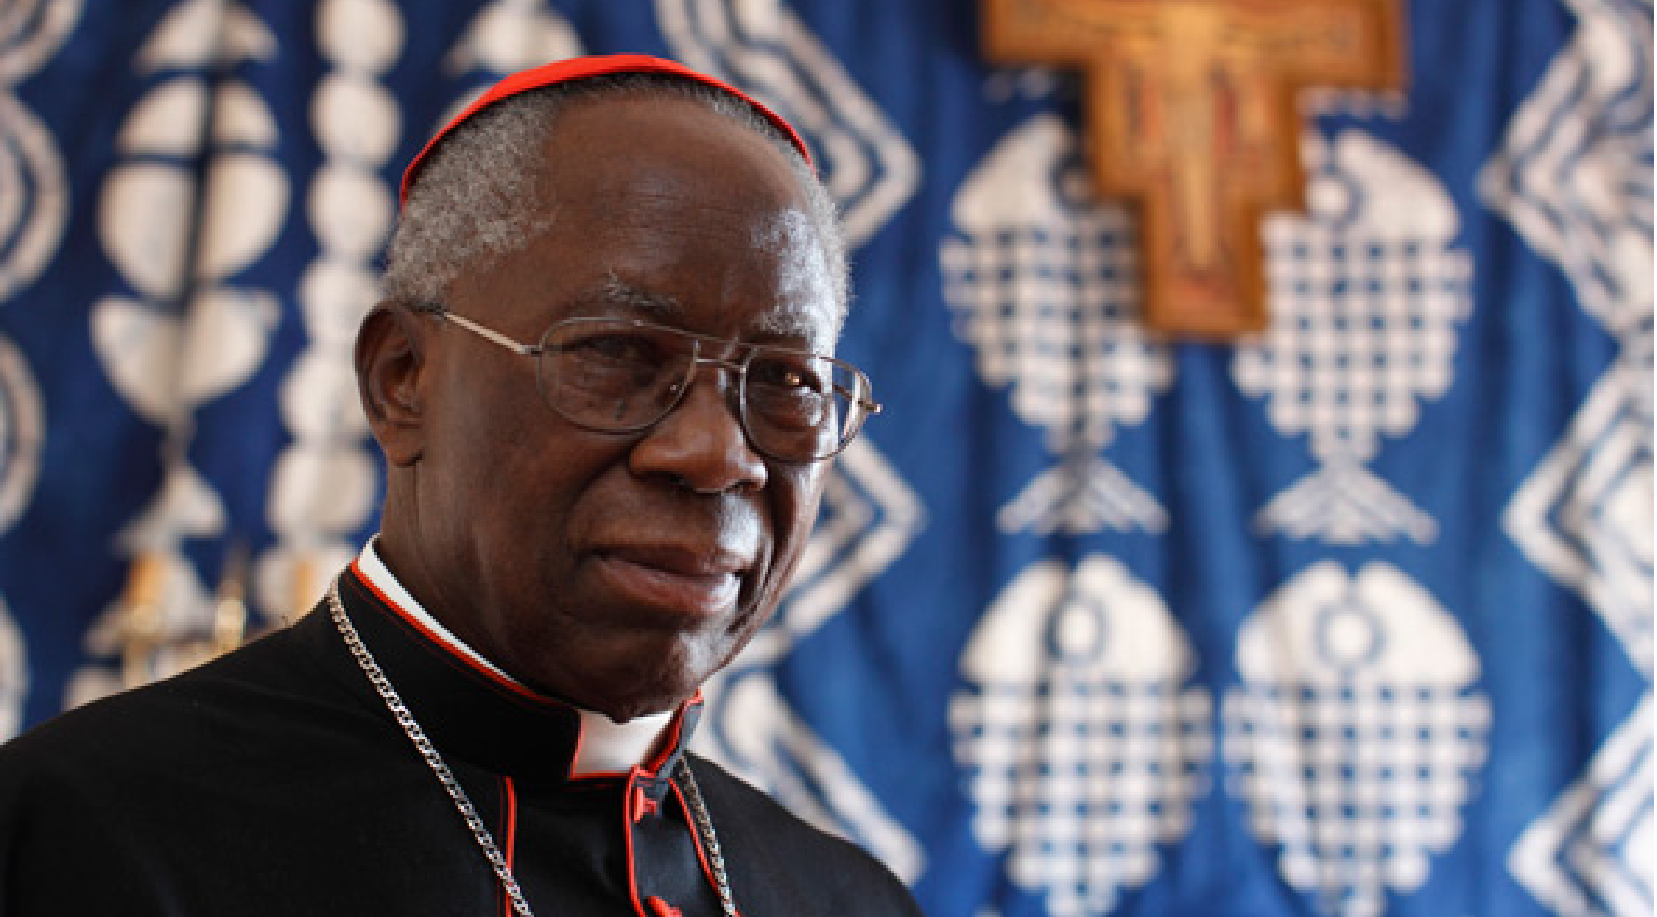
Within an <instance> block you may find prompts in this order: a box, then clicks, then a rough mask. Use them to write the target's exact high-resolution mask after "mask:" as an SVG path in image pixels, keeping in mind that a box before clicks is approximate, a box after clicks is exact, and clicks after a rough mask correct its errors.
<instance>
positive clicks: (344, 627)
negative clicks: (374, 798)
mask: <svg viewBox="0 0 1657 917" xmlns="http://www.w3.org/2000/svg"><path fill="white" fill-rule="evenodd" d="M328 613H329V616H330V617H332V618H333V619H334V626H335V627H337V628H338V629H339V633H340V636H341V637H342V638H344V640H345V646H346V648H347V649H349V650H350V651H351V655H352V656H353V657H355V658H356V660H357V665H358V666H359V667H361V669H362V671H363V674H364V675H366V676H368V681H369V683H370V684H372V685H373V686H374V690H375V691H376V692H377V693H378V694H379V695H380V698H381V699H382V700H384V701H385V705H386V709H388V710H390V711H391V715H392V717H393V718H395V719H396V720H397V725H399V726H401V727H403V733H404V734H405V735H407V736H408V738H409V741H410V742H413V743H414V750H415V751H417V752H419V754H420V757H421V758H422V759H423V760H424V761H425V762H426V764H427V766H429V767H430V768H431V769H432V773H434V774H436V775H437V781H438V782H439V783H441V784H443V790H444V791H445V792H447V793H448V794H449V798H450V799H452V800H454V804H455V808H456V809H458V810H460V817H461V819H462V820H463V821H465V822H466V827H467V828H468V829H470V830H471V832H472V839H473V840H475V841H477V845H478V849H479V850H482V851H483V858H484V859H486V860H488V861H489V866H490V868H491V869H493V870H494V871H495V877H496V878H497V879H499V880H500V883H501V889H502V890H503V891H505V892H506V897H507V898H509V899H510V900H511V901H512V910H513V911H515V912H516V913H517V914H518V915H519V917H535V914H534V912H533V911H531V910H530V909H529V901H528V900H526V899H525V898H524V893H523V889H521V888H519V887H518V880H517V878H516V877H515V876H513V875H512V865H511V864H510V863H508V862H506V857H504V856H502V855H501V850H500V848H499V847H498V846H496V845H495V837H494V835H492V834H490V833H489V826H487V825H485V824H484V823H483V819H482V818H480V817H479V816H478V810H477V809H476V808H475V807H473V805H472V800H471V799H470V798H468V797H467V795H466V789H465V787H462V786H461V785H460V781H459V780H456V779H455V775H454V772H453V771H451V770H449V765H448V764H447V763H445V762H444V760H443V756H442V755H441V754H438V751H437V746H436V745H433V744H432V740H431V739H429V738H427V737H426V731H425V730H424V729H421V728H420V723H419V722H418V721H416V720H415V718H414V714H413V713H412V712H410V711H409V708H408V705H406V704H404V703H403V698H402V697H401V696H400V695H399V694H398V693H397V688H396V686H394V685H393V684H392V683H391V679H389V678H387V677H386V674H385V670H384V669H381V668H380V664H379V663H378V662H377V661H375V659H374V654H373V653H371V652H369V650H368V644H366V643H364V642H363V639H362V635H361V634H359V633H357V628H356V626H355V625H354V624H352V623H351V619H350V617H348V616H347V615H346V614H345V603H344V602H342V601H340V597H339V581H338V580H335V581H334V582H333V583H331V584H330V585H329V587H328ZM678 776H679V777H680V781H681V782H680V786H681V787H682V788H683V789H684V792H685V799H686V800H687V801H688V802H689V803H690V810H691V815H692V818H693V819H694V821H695V822H696V830H697V833H698V834H700V835H701V836H702V842H703V846H704V847H706V848H707V853H708V866H709V868H710V869H711V870H712V871H713V878H714V884H715V885H716V886H718V891H719V906H720V909H721V910H723V911H724V914H725V917H737V912H736V898H735V896H734V895H732V894H731V883H730V880H729V879H727V878H726V876H725V856H724V854H723V853H722V852H721V851H720V849H719V838H718V837H717V836H716V835H715V834H714V832H713V820H712V819H710V818H709V817H708V806H707V804H706V803H705V802H703V801H702V790H701V788H700V787H698V786H697V785H696V775H695V774H692V773H691V770H690V764H689V763H688V762H686V761H684V760H683V759H681V760H680V762H679V769H678Z"/></svg>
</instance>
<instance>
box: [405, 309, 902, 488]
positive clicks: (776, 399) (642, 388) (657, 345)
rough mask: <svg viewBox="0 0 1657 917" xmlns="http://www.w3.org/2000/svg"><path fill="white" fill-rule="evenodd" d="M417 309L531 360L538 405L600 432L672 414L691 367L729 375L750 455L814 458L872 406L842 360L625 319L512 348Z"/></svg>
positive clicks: (583, 322)
mask: <svg viewBox="0 0 1657 917" xmlns="http://www.w3.org/2000/svg"><path fill="white" fill-rule="evenodd" d="M417 311H421V312H426V313H429V314H431V315H435V316H437V317H439V318H442V319H445V320H447V321H451V322H454V323H455V324H456V325H459V326H460V327H462V328H465V329H466V330H467V331H470V332H472V333H473V334H476V335H478V336H479V337H482V338H484V339H485V340H489V341H493V342H494V343H496V344H499V345H501V346H502V347H505V348H506V349H508V350H510V351H512V352H513V353H517V354H522V355H523V356H526V357H534V358H535V379H536V384H537V386H538V387H539V389H540V392H541V400H542V401H544V402H546V404H547V406H548V407H550V408H552V409H553V410H554V411H556V412H557V413H558V414H559V415H560V416H562V417H563V418H564V419H565V420H568V421H569V422H570V423H573V424H575V425H576V426H578V427H582V428H585V429H588V430H596V431H599V432H603V433H636V432H638V431H641V430H646V429H649V428H650V427H651V426H653V425H655V424H656V423H658V422H660V421H661V419H662V418H664V417H666V416H667V415H668V414H670V413H672V412H673V409H674V408H676V407H678V406H679V403H680V402H681V401H683V400H684V398H685V393H686V392H688V391H690V386H691V381H692V379H693V378H694V377H695V375H696V368H697V366H699V365H701V364H704V363H706V364H709V365H711V366H722V367H724V368H726V369H729V370H731V371H732V372H734V373H736V378H737V403H738V405H739V410H738V412H737V416H738V417H739V418H740V421H741V424H742V429H743V431H744V432H745V433H746V434H747V436H748V442H749V444H750V445H752V446H753V448H754V450H755V451H756V452H759V453H761V454H763V455H765V456H766V457H768V458H772V459H775V460H777V461H781V462H816V461H821V460H823V459H826V458H829V457H831V456H833V455H836V454H837V453H839V452H840V450H842V449H844V448H846V446H847V445H848V444H849V443H851V441H852V440H853V439H855V438H856V437H857V432H858V430H860V429H862V427H863V421H864V420H866V419H868V417H869V415H870V414H878V413H880V411H881V406H880V405H879V404H878V403H876V402H875V401H874V400H872V399H871V398H870V395H871V394H872V393H871V391H870V387H869V377H868V376H865V375H863V373H862V371H861V370H859V369H857V367H855V366H852V365H851V364H850V363H846V362H844V361H842V360H836V359H834V358H833V357H825V356H821V355H819V354H815V353H811V352H810V351H806V350H795V349H793V348H789V347H779V346H776V345H773V344H736V345H734V346H735V347H736V348H737V349H738V351H739V353H738V355H737V356H736V358H735V359H729V360H727V359H720V358H718V357H710V356H704V355H703V353H702V351H703V349H704V347H706V348H707V349H710V350H712V349H724V348H729V347H732V346H733V345H732V343H731V342H730V341H725V340H721V339H719V338H715V337H709V336H706V335H701V334H691V333H690V332H688V331H680V330H678V329H677V328H668V327H665V326H662V325H654V324H651V323H649V322H644V321H639V320H636V319H627V318H570V319H565V320H563V321H561V322H558V323H556V324H554V325H553V326H552V327H551V328H548V329H547V330H546V333H545V334H543V335H541V341H540V343H538V344H536V345H534V346H530V345H528V344H521V343H519V342H517V341H514V340H513V339H511V338H509V337H507V336H506V335H504V334H501V333H500V332H498V331H493V330H490V329H489V328H485V327H484V326H482V325H480V324H478V323H477V322H474V321H472V320H471V319H468V318H466V317H464V316H461V315H456V314H454V313H452V312H450V311H448V310H447V309H445V308H443V307H442V306H440V305H435V304H432V305H424V306H422V307H420V308H419V309H418V310H417Z"/></svg>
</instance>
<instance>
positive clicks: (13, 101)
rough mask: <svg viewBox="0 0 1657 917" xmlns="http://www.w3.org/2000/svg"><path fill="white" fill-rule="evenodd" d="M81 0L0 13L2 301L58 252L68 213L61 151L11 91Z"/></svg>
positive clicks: (58, 42) (48, 0)
mask: <svg viewBox="0 0 1657 917" xmlns="http://www.w3.org/2000/svg"><path fill="white" fill-rule="evenodd" d="M80 14H81V4H80V0H14V2H13V3H11V4H9V8H8V9H7V10H6V11H5V14H4V15H0V188H3V189H5V192H6V197H8V198H10V199H9V200H6V201H4V203H3V204H0V302H3V301H5V300H7V299H8V298H10V297H11V296H12V295H14V294H15V293H17V292H18V291H19V290H21V289H22V288H23V287H26V286H28V285H29V283H30V282H32V281H33V280H34V279H35V277H36V276H37V275H38V274H39V273H40V271H41V270H42V269H44V268H45V267H46V262H47V261H48V260H50V258H51V256H52V255H53V254H54V253H56V251H57V247H58V240H59V239H61V238H62V236H63V230H64V226H65V225H66V223H67V221H68V217H69V186H68V183H67V182H66V181H65V179H64V174H63V157H62V156H61V155H60V154H59V153H58V151H57V149H56V147H55V145H54V144H53V142H52V135H51V133H50V132H49V131H47V130H46V128H45V127H44V126H43V125H42V124H41V123H40V121H39V120H38V119H37V118H35V116H34V114H33V113H32V112H30V111H29V110H28V109H27V108H25V107H24V106H23V102H22V100H20V99H18V98H17V96H15V95H13V93H12V85H13V84H16V83H21V82H23V80H25V79H27V78H28V77H29V76H30V75H31V74H33V73H34V72H35V70H37V69H39V68H40V67H41V66H43V65H44V64H45V63H46V61H48V60H50V59H51V57H52V55H53V54H55V53H57V50H58V48H59V47H61V46H62V44H63V41H64V39H65V38H67V37H68V35H69V33H70V31H72V30H73V29H74V27H75V23H76V21H77V20H78V19H79V18H80Z"/></svg>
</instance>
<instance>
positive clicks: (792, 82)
mask: <svg viewBox="0 0 1657 917" xmlns="http://www.w3.org/2000/svg"><path fill="white" fill-rule="evenodd" d="M656 18H657V24H658V26H659V27H660V28H661V30H662V35H663V36H664V37H665V38H666V39H667V41H668V44H669V45H670V46H671V47H672V48H673V51H674V56H675V57H676V58H678V59H679V60H680V61H682V62H683V63H685V64H686V65H687V66H690V67H692V68H694V69H696V70H700V71H702V72H704V73H708V74H711V75H713V76H717V77H720V78H721V79H724V80H726V81H728V82H730V83H731V84H732V85H733V86H738V87H740V88H742V89H743V90H745V91H747V92H748V93H750V94H752V95H753V96H754V97H755V98H757V99H758V100H760V101H761V102H763V103H765V104H766V105H768V106H771V107H772V108H774V109H776V111H777V113H778V114H780V115H782V116H783V117H784V118H787V119H788V120H789V122H790V123H792V124H793V125H794V127H795V129H796V130H798V131H799V132H800V135H801V136H802V137H804V138H805V139H806V140H807V142H809V143H811V144H812V148H813V149H814V150H816V151H818V152H817V171H818V174H819V175H820V176H821V177H822V179H823V183H824V184H825V185H827V186H828V190H829V194H831V195H832V196H833V197H834V200H835V202H836V203H837V204H839V206H840V211H841V212H840V225H841V228H842V231H843V232H844V233H845V236H846V245H847V247H848V248H851V249H856V248H857V247H858V246H860V245H862V244H863V243H864V242H866V241H868V239H869V237H870V236H873V235H874V234H875V233H876V232H879V231H880V229H881V227H883V226H885V225H886V223H887V221H889V220H890V219H891V218H892V215H893V214H894V213H896V212H897V210H898V208H899V207H902V206H903V205H904V204H905V203H907V202H908V200H909V199H910V197H912V196H913V195H914V193H915V188H916V186H918V185H919V184H920V160H919V159H918V158H917V157H916V156H915V150H914V147H912V146H911V145H910V143H909V141H908V140H907V139H905V138H904V136H903V135H902V134H901V133H899V132H898V130H897V128H896V127H894V126H893V124H892V122H891V119H889V118H887V117H886V114H885V112H883V111H881V110H880V108H879V107H878V106H876V105H875V104H874V101H873V100H871V99H870V98H869V95H868V93H866V92H864V91H863V89H862V87H860V86H859V85H858V84H857V82H856V81H855V80H853V79H852V78H851V76H850V75H848V74H847V73H846V70H845V67H843V66H842V65H841V64H840V61H839V60H837V59H836V58H835V57H834V55H833V54H832V53H830V51H829V50H828V48H826V47H824V46H823V43H822V42H821V41H819V40H818V39H817V37H816V36H814V35H813V34H812V33H811V31H810V30H809V29H807V28H806V27H805V25H804V24H803V23H801V22H800V20H799V18H798V17H797V16H795V15H794V13H793V11H792V10H790V9H788V7H786V6H785V5H783V4H782V3H780V2H775V0H771V2H759V3H755V2H752V0H656Z"/></svg>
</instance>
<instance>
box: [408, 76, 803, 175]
mask: <svg viewBox="0 0 1657 917" xmlns="http://www.w3.org/2000/svg"><path fill="white" fill-rule="evenodd" d="M613 73H664V74H668V75H670V76H677V77H681V78H684V79H687V80H693V81H695V82H698V83H702V84H704V85H708V86H712V87H714V88H715V89H719V90H722V91H724V92H727V93H729V94H731V95H733V96H735V97H736V98H738V99H741V100H742V101H744V102H746V103H748V104H749V105H750V106H752V107H753V109H754V111H757V112H759V113H760V114H762V115H764V116H765V118H766V120H768V121H770V122H771V123H772V124H775V125H776V126H777V127H778V128H779V129H781V130H782V132H783V134H785V135H786V136H787V137H788V140H789V142H790V143H792V144H794V148H795V149H797V150H799V151H800V155H801V156H804V157H805V161H806V162H807V163H810V162H811V153H810V151H808V150H807V149H806V146H805V141H803V140H801V139H800V135H799V134H797V133H795V131H794V128H793V127H792V126H790V125H789V123H788V122H787V121H784V120H783V119H782V116H781V115H778V114H777V113H776V112H774V111H772V110H771V109H769V108H766V107H765V106H764V105H761V104H760V103H758V102H756V101H754V100H753V99H752V98H750V97H749V96H748V94H747V93H745V92H743V91H742V90H740V89H737V88H736V87H735V86H731V85H729V84H727V83H724V82H721V81H719V80H716V79H714V78H713V77H711V76H708V75H707V74H704V73H697V72H696V71H695V70H692V69H690V68H689V67H686V66H684V65H683V64H679V63H676V62H674V61H670V60H663V59H662V58H659V57H649V56H647V55H643V54H612V55H609V56H607V57H572V58H570V59H569V60H561V61H553V62H552V63H550V64H542V65H541V66H539V67H535V68H533V69H531V70H524V71H521V72H519V73H514V74H512V75H511V76H509V77H507V78H506V79H504V80H501V81H500V82H499V83H496V84H495V85H494V86H491V87H490V88H489V91H488V92H486V93H484V94H483V95H482V96H479V97H478V100H477V101H476V102H473V103H472V104H471V105H469V106H467V108H466V110H465V111H463V112H461V113H460V114H459V115H457V116H455V119H454V120H453V121H450V122H449V123H448V124H445V125H444V126H443V129H442V130H440V131H438V132H437V134H436V135H435V136H433V137H432V139H431V140H429V141H427V143H426V147H425V149H423V150H421V151H420V155H418V156H416V157H414V161H413V162H410V163H409V165H408V168H407V169H405V170H404V171H403V184H402V187H401V188H400V189H399V190H398V193H397V203H398V204H399V205H402V204H405V203H407V202H408V194H409V189H410V188H412V187H413V186H414V177H415V174H416V173H418V172H419V171H420V166H421V165H422V164H424V163H425V161H426V157H427V156H429V155H430V154H431V151H432V150H433V149H434V148H436V146H437V144H438V143H439V142H440V141H442V139H443V138H444V137H447V136H448V135H449V134H450V133H451V132H452V131H454V129H455V128H457V127H459V126H460V125H462V124H464V123H465V122H466V121H467V119H469V118H471V117H472V116H473V115H475V114H477V113H478V112H480V111H482V110H483V109H485V108H488V107H489V106H491V105H493V104H495V103H496V102H499V101H500V100H502V99H506V98H511V97H512V96H515V95H517V94H519V93H521V92H528V91H529V90H531V89H539V88H541V87H542V86H552V85H555V84H558V83H568V82H571V81H573V80H580V79H585V78H586V77H590V76H606V75H609V74H613Z"/></svg>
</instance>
